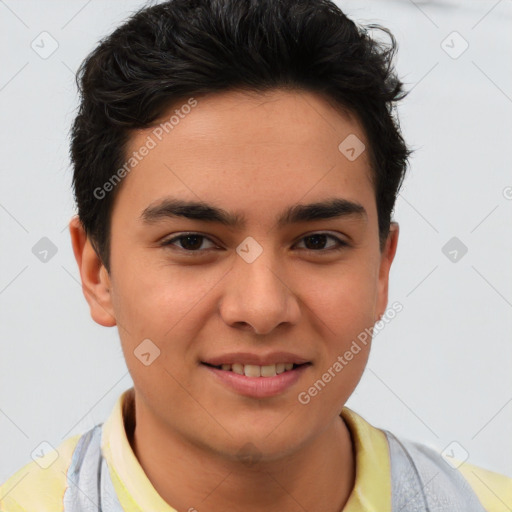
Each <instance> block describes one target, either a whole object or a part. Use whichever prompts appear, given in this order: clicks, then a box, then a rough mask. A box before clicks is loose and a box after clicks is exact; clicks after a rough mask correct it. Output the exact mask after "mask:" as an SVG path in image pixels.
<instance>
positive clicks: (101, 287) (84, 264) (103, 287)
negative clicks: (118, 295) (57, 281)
mask: <svg viewBox="0 0 512 512" xmlns="http://www.w3.org/2000/svg"><path fill="white" fill-rule="evenodd" d="M69 233H70V235H71V244H72V246H73V252H74V254H75V259H76V262H77V264H78V270H79V271H80V278H81V280H82V291H83V294H84V296H85V299H86V300H87V302H88V304H89V309H90V311H91V317H92V319H93V320H94V321H95V322H96V323H98V324H100V325H103V326H105V327H112V326H114V325H116V319H115V316H114V308H113V307H112V296H111V283H110V277H109V275H108V272H107V270H106V268H105V266H104V265H103V263H102V261H101V259H100V258H99V256H98V255H97V254H96V251H95V250H94V247H93V246H92V244H91V242H90V240H89V237H88V236H87V235H86V233H85V230H84V228H83V225H82V222H81V221H80V219H79V217H78V216H77V215H75V216H73V217H72V218H71V221H70V222H69Z"/></svg>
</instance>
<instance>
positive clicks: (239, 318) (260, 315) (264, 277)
mask: <svg viewBox="0 0 512 512" xmlns="http://www.w3.org/2000/svg"><path fill="white" fill-rule="evenodd" d="M228 276H229V281H228V283H227V285H226V288H225V293H224V295H223V297H222V300H221V304H220V315H221V317H222V319H223V320H224V322H225V323H226V324H227V325H229V326H230V327H235V328H238V329H244V330H252V331H253V332H254V333H255V334H261V335H264V334H269V333H271V332H272V331H273V330H274V329H275V328H276V327H278V326H280V325H286V324H288V326H290V325H293V324H296V323H298V321H299V317H300V307H299V300H298V297H297V296H296V295H295V293H294V291H293V289H292V287H293V285H292V283H289V282H287V281H289V280H288V279H287V278H286V275H285V272H284V269H283V268H282V265H280V264H279V262H277V261H276V258H275V256H273V255H271V251H270V250H268V251H265V250H264V251H263V252H262V254H261V255H260V256H259V257H258V258H257V259H256V260H255V261H253V262H252V263H247V262H246V261H244V260H243V259H242V258H240V257H237V259H236V261H235V264H234V266H233V268H232V270H231V272H229V273H228Z"/></svg>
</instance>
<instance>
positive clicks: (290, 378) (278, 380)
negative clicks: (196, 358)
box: [202, 364, 310, 398]
mask: <svg viewBox="0 0 512 512" xmlns="http://www.w3.org/2000/svg"><path fill="white" fill-rule="evenodd" d="M202 366H204V367H205V368H206V369H207V370H209V371H211V372H212V373H213V374H214V375H216V376H217V378H218V379H220V380H221V381H222V382H223V383H224V384H225V385H227V386H228V387H230V388H231V389H233V390H234V391H236V392H237V393H239V394H240V395H244V396H250V397H253V398H265V397H270V396H275V395H279V394H280V393H284V392H285V391H286V390H287V389H289V388H291V387H292V386H293V385H294V384H295V383H296V382H297V381H298V380H299V379H300V377H301V376H302V374H303V373H304V371H306V369H307V368H308V367H309V366H310V365H309V364H304V365H302V366H298V367H297V368H295V369H294V370H288V371H286V372H283V373H280V374H279V375H276V376H275V377H246V376H245V375H239V374H238V373H235V372H232V371H226V370H219V369H218V368H213V367H212V366H207V365H205V364H203V365H202Z"/></svg>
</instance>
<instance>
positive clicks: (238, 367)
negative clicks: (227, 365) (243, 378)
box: [231, 363, 244, 375]
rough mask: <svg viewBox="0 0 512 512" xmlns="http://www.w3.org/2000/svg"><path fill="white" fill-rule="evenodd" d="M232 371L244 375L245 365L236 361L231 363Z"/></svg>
mask: <svg viewBox="0 0 512 512" xmlns="http://www.w3.org/2000/svg"><path fill="white" fill-rule="evenodd" d="M231 371H233V372H235V373H238V375H243V374H244V365H243V364H238V363H235V364H233V365H231Z"/></svg>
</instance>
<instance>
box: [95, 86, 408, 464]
mask: <svg viewBox="0 0 512 512" xmlns="http://www.w3.org/2000/svg"><path fill="white" fill-rule="evenodd" d="M196 101H197V104H196V106H194V107H193V108H191V109H182V110H180V112H182V113H183V112H185V111H187V112H188V111H189V110H190V112H189V113H188V114H186V115H183V114H182V116H180V119H179V122H178V123H177V124H175V125H174V127H173V129H172V130H169V133H168V134H165V132H164V136H162V134H160V138H161V140H158V138H157V137H156V136H155V133H160V132H155V131H154V130H155V128H154V127H152V128H148V129H144V130H141V131H138V132H136V133H135V134H134V135H133V136H132V138H131V139H130V144H129V147H128V151H127V153H128V155H131V154H132V153H133V151H138V150H140V148H141V147H142V146H144V145H147V142H148V140H149V139H148V136H149V137H151V138H152V139H153V140H154V141H155V142H156V144H155V147H152V148H151V149H150V150H149V151H148V153H147V155H146V156H144V157H143V158H141V159H140V161H138V163H137V165H136V166H134V167H133V169H132V170H131V171H130V172H129V174H127V176H126V177H125V178H124V180H123V182H122V184H121V185H118V186H120V187H121V188H120V190H119V191H118V195H117V197H116V200H115V202H114V207H113V213H112V219H111V260H110V261H111V272H110V275H108V276H107V277H105V276H106V273H105V272H104V273H103V274H102V275H103V276H104V277H103V278H102V279H104V280H105V281H106V283H107V284H106V285H105V293H104V295H102V297H100V299H99V300H97V301H90V303H91V311H92V314H93V317H95V318H96V320H97V321H99V322H100V323H104V324H105V321H103V322H102V320H101V318H104V311H107V310H108V311H109V312H110V314H111V315H112V317H113V318H115V321H114V320H113V323H116V324H117V325H118V327H119V333H120V337H121V343H122V347H123V352H124V355H125V358H126V362H127V365H128V368H129V370H130V373H131V376H132V378H133V381H134V385H135V389H136V396H137V399H138V400H139V401H140V403H141V407H143V410H144V411H145V412H144V413H145V414H146V415H148V417H151V418H152V419H153V421H155V422H158V424H159V425H161V426H163V427H164V428H165V429H166V431H168V432H170V433H173V435H175V436H178V437H181V438H183V439H186V440H188V441H190V442H192V443H194V445H195V446H201V447H204V448H207V449H209V450H213V451H215V452H217V453H220V454H222V455H223V456H225V457H235V456H236V455H237V454H238V453H240V449H241V447H243V446H247V444H248V443H252V444H253V445H255V446H256V447H257V449H258V451H259V452H260V453H261V454H262V456H264V457H268V458H272V457H277V456H279V455H282V454H285V453H292V452H293V451H294V450H297V449H298V448H299V447H300V446H302V445H305V444H306V443H308V442H309V441H311V440H312V439H314V438H315V436H318V435H319V434H320V433H321V432H322V431H323V430H324V429H326V428H327V427H328V426H329V425H332V424H333V423H334V422H336V421H339V414H340V411H341V408H342V407H343V405H344V403H345V401H346V400H347V398H348V397H349V396H350V394H351V393H352V391H353V390H354V388H355V386H356V384H357V383H358V381H359V379H360V377H361V374H362V372H363V370H364V367H365V364H366V362H367V357H368V351H369V347H370V343H367V344H366V345H364V344H361V343H359V351H358V352H357V353H355V350H352V354H353V356H352V357H351V358H350V360H347V358H346V357H344V354H345V353H346V352H347V351H350V348H351V346H352V347H353V341H354V340H357V338H358V335H359V334H360V333H362V332H364V330H365V328H370V327H372V326H373V325H374V323H375V321H376V320H377V319H378V317H379V315H380V314H382V313H384V310H385V308H386V304H387V282H388V273H389V267H390V265H391V262H392V259H393V256H394V251H395V248H396V241H397V236H398V230H397V227H398V226H397V225H394V226H393V228H394V230H392V233H391V235H390V237H389V239H388V243H387V245H386V247H385V248H384V250H383V252H381V251H380V249H379V237H378V221H377V210H376V202H375V194H374V190H373V187H372V183H371V181H370V177H371V174H370V172H371V171H370V162H369V155H368V153H367V151H363V153H362V154H361V155H360V156H359V157H358V158H356V159H355V160H354V159H353V158H351V159H349V158H347V157H346V156H345V154H344V153H342V152H341V151H340V149H338V146H339V145H340V143H341V142H342V141H343V140H344V139H345V138H346V137H347V136H349V135H352V136H354V135H355V136H356V137H357V138H358V139H359V140H360V141H362V142H363V143H364V144H365V145H366V147H368V144H367V140H366V137H365V134H364V131H363V130H362V128H361V126H360V124H359V123H358V122H357V120H356V119H355V118H354V117H351V116H349V115H348V114H346V113H342V112H341V111H339V110H335V109H334V108H333V106H332V105H330V104H329V103H327V102H326V101H325V100H324V99H323V98H322V97H320V96H317V95H315V94H313V93H306V92H290V91H287V92H284V91H273V92H271V93H265V94H250V95H249V94H247V93H242V92H226V93H222V94H216V95H209V96H206V97H204V98H197V99H196ZM185 103H186V100H185V101H184V104H185ZM179 107H180V105H178V106H174V107H173V109H172V110H171V111H170V112H168V113H166V115H165V116H162V121H165V120H168V119H169V118H170V116H171V115H172V114H173V112H174V110H175V109H179ZM159 122H160V121H159ZM157 124H158V123H157ZM354 140H355V139H354ZM150 145H152V144H150ZM188 203H201V206H202V207H199V206H198V205H196V206H195V207H194V206H190V205H189V204H188ZM311 204H316V205H317V206H316V208H315V207H309V208H308V205H311ZM98 303H101V304H102V306H101V308H102V310H103V313H102V312H100V310H99V309H98V308H99V306H98ZM102 315H103V316H102ZM143 340H146V341H143ZM147 340H150V341H147ZM141 343H143V344H142V345H141ZM141 354H145V355H142V356H141ZM340 356H341V358H342V360H343V361H344V363H343V364H342V363H341V362H340V359H339V357H340ZM336 362H338V366H337V365H336ZM292 365H293V366H292ZM339 365H341V367H342V368H341V369H340V366H339ZM290 367H292V368H291V369H289V368H290ZM283 370H284V371H283ZM262 372H263V373H264V375H269V376H260V377H257V376H256V375H257V374H258V373H259V374H261V373H262ZM240 373H242V374H243V375H241V374H240ZM326 374H329V375H330V378H329V376H327V377H326V376H325V375H326ZM318 380H321V381H322V382H323V383H324V385H323V386H322V385H318V384H317V386H316V390H317V391H316V393H315V392H314V391H312V392H309V391H308V390H310V388H312V387H314V385H315V382H317V381H318ZM308 397H309V398H308Z"/></svg>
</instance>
